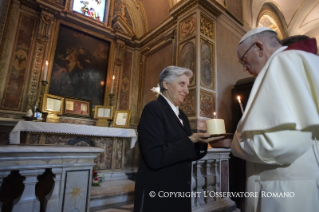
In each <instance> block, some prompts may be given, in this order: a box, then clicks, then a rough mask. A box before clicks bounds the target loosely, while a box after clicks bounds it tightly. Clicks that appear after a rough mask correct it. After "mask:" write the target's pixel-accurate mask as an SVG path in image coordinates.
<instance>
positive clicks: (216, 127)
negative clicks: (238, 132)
mask: <svg viewBox="0 0 319 212" xmlns="http://www.w3.org/2000/svg"><path fill="white" fill-rule="evenodd" d="M206 130H207V132H208V133H209V134H225V133H226V130H225V122H224V119H209V120H207V121H206Z"/></svg>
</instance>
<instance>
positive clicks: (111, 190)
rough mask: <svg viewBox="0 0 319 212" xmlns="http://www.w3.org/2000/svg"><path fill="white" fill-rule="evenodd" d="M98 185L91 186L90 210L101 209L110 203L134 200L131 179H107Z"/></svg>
mask: <svg viewBox="0 0 319 212" xmlns="http://www.w3.org/2000/svg"><path fill="white" fill-rule="evenodd" d="M100 185H101V186H100V187H94V186H93V187H92V188H91V202H90V211H101V210H102V209H107V208H109V206H111V205H114V204H118V203H125V202H133V200H134V187H135V182H134V181H132V180H129V179H124V180H107V181H104V182H102V183H100ZM102 211H104V210H102ZM106 211H107V210H106Z"/></svg>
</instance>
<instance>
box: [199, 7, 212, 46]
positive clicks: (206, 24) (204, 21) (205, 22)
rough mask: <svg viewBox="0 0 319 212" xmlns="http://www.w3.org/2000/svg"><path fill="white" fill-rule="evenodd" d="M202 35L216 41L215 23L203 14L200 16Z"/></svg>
mask: <svg viewBox="0 0 319 212" xmlns="http://www.w3.org/2000/svg"><path fill="white" fill-rule="evenodd" d="M200 33H202V34H203V35H205V36H206V37H208V38H210V39H212V40H213V41H215V22H214V21H213V20H209V18H208V17H207V16H206V15H204V14H203V13H201V15H200Z"/></svg>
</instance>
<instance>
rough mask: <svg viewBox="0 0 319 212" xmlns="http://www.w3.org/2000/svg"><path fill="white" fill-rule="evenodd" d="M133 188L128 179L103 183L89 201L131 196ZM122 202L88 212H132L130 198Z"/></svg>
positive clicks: (238, 210)
mask: <svg viewBox="0 0 319 212" xmlns="http://www.w3.org/2000/svg"><path fill="white" fill-rule="evenodd" d="M134 187H135V182H134V181H131V180H128V179H127V180H112V181H104V182H103V183H101V186H100V187H92V190H91V201H92V200H93V201H99V199H103V198H104V197H105V196H107V197H109V198H110V199H112V198H113V197H115V198H116V197H117V196H123V195H125V194H132V193H134ZM125 199H127V201H125ZM112 200H113V199H112ZM117 200H118V199H117ZM123 200H124V201H121V202H119V203H114V204H107V205H106V206H96V207H91V208H90V212H133V208H134V200H133V199H132V198H124V199H123ZM101 201H102V200H101ZM236 212H240V209H237V211H236Z"/></svg>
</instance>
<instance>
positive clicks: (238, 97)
mask: <svg viewBox="0 0 319 212" xmlns="http://www.w3.org/2000/svg"><path fill="white" fill-rule="evenodd" d="M237 99H238V102H239V105H240V109H241V113H242V114H244V109H243V105H242V104H241V101H240V96H237Z"/></svg>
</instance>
